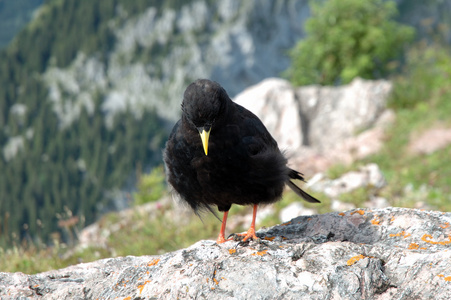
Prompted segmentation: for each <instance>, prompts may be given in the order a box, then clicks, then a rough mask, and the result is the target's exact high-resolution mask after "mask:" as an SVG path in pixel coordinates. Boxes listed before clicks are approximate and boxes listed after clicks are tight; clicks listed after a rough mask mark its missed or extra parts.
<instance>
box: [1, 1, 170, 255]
mask: <svg viewBox="0 0 451 300" xmlns="http://www.w3.org/2000/svg"><path fill="white" fill-rule="evenodd" d="M169 2H170V1H159V2H158V3H160V5H169ZM119 4H120V5H121V7H122V8H123V9H124V10H126V12H127V13H128V16H131V15H133V14H136V13H138V12H140V11H141V10H142V8H143V7H145V6H148V5H149V2H148V1H132V2H131V1H125V0H111V1H96V2H91V1H76V0H68V1H67V0H66V1H60V0H51V1H46V3H45V4H44V6H43V9H41V10H40V13H39V16H38V17H37V18H36V19H35V20H34V21H33V22H32V23H31V25H30V26H27V27H26V28H25V29H24V30H23V31H21V32H20V33H19V34H18V36H17V37H16V38H15V40H14V41H13V42H12V43H11V44H10V45H9V46H8V47H7V48H5V49H4V50H2V51H1V52H0V86H1V88H0V148H3V147H4V146H5V145H6V144H7V143H8V142H9V141H10V140H11V138H13V137H22V141H23V143H22V147H20V149H19V150H18V151H17V154H16V155H15V156H14V157H13V158H11V159H9V160H6V159H5V156H4V155H0V170H1V172H0V199H1V202H0V246H8V245H10V244H11V243H12V242H13V241H17V240H21V239H23V238H31V237H33V238H39V239H42V240H43V242H45V243H47V242H49V239H50V234H51V233H54V232H57V233H58V232H60V233H62V232H63V230H62V228H61V224H62V223H61V222H60V225H59V226H58V221H61V220H63V221H64V220H65V219H66V218H69V217H71V216H72V215H73V216H77V218H78V220H79V221H78V224H77V226H79V227H82V226H83V225H86V224H89V223H92V222H93V221H94V220H95V219H96V217H97V214H96V212H98V211H100V210H101V209H102V208H103V209H104V210H105V209H107V207H108V205H109V198H108V193H109V192H110V190H112V189H114V188H121V187H123V186H124V185H125V182H126V180H127V179H128V178H130V177H131V176H134V169H135V168H136V166H137V165H142V166H143V167H145V166H147V167H148V166H151V165H154V164H156V163H160V161H161V149H162V147H163V145H164V142H165V139H166V135H167V132H166V130H164V129H163V128H164V126H163V124H164V122H165V121H164V120H162V119H160V118H159V117H158V116H157V114H156V113H155V112H153V111H145V112H144V113H143V116H142V118H141V119H139V120H138V119H136V117H135V116H133V115H132V114H130V113H127V112H124V113H121V114H117V115H116V116H115V119H114V125H113V128H107V127H106V125H105V121H104V118H103V115H102V112H101V110H100V107H99V105H100V103H101V101H102V98H103V96H104V95H102V94H101V93H100V92H99V93H98V94H97V95H96V96H95V111H94V113H92V112H91V113H90V112H88V111H86V110H84V111H82V113H81V116H80V118H79V119H78V120H77V121H76V122H74V123H72V124H71V125H70V126H68V127H65V128H61V124H59V122H60V121H59V120H58V118H57V116H56V114H55V113H54V112H53V110H52V105H51V103H50V102H49V101H48V100H47V94H48V90H47V87H46V86H45V85H44V83H43V81H42V78H41V77H40V76H39V74H40V73H42V72H44V71H45V70H46V68H47V67H48V65H49V60H50V58H51V57H52V61H53V62H54V63H55V64H56V65H57V66H59V67H64V66H66V65H67V64H69V63H70V62H71V61H72V60H73V59H74V57H75V56H76V54H77V52H78V51H83V52H84V53H86V54H98V55H99V56H100V57H106V56H107V55H108V50H109V49H110V48H111V46H112V44H113V43H114V34H113V33H112V32H111V30H110V29H109V27H108V25H107V23H108V21H109V20H110V19H112V18H114V17H116V13H117V10H116V9H115V8H116V7H117V5H119ZM155 4H157V3H155ZM80 20H82V21H80ZM75 22H76V24H77V25H76V26H74V25H73V24H74V23H75ZM13 105H16V106H17V105H24V107H26V109H25V111H24V112H23V113H21V114H15V113H11V107H12V106H13ZM110 198H111V197H110ZM110 200H111V199H110Z"/></svg>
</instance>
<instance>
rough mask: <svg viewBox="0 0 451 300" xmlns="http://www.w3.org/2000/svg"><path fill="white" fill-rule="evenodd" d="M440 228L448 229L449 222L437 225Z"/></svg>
mask: <svg viewBox="0 0 451 300" xmlns="http://www.w3.org/2000/svg"><path fill="white" fill-rule="evenodd" d="M439 226H440V227H441V228H443V229H445V228H448V227H449V222H446V223H445V224H444V225H439Z"/></svg>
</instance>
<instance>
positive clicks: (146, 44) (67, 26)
mask: <svg viewBox="0 0 451 300" xmlns="http://www.w3.org/2000/svg"><path fill="white" fill-rule="evenodd" d="M395 3H396V7H397V9H398V11H399V14H398V15H397V16H396V18H395V19H396V21H397V22H399V23H401V24H404V25H410V26H412V27H413V28H415V31H416V36H415V42H417V43H420V42H423V43H428V42H434V41H435V39H437V37H438V36H439V37H440V43H441V44H443V45H449V44H450V42H451V31H450V30H449V28H451V2H449V1H441V0H429V1H420V0H398V1H395ZM310 15H311V10H310V6H309V2H308V1H290V0H267V1H259V0H252V1H234V0H226V1H211V0H196V1H177V0H169V1H163V0H154V1H149V0H135V1H125V0H102V1H76V0H46V1H39V0H20V1H19V0H15V1H12V0H0V29H1V30H0V47H2V49H1V50H0V246H3V247H10V246H11V245H14V244H20V243H21V241H23V240H28V241H36V240H39V242H42V243H43V244H47V243H49V242H51V241H55V240H63V241H67V240H68V239H70V235H71V233H69V232H68V231H67V230H64V229H65V228H67V227H68V226H69V227H71V226H75V227H77V228H83V227H84V226H86V225H89V224H91V223H93V222H94V221H96V220H98V219H99V217H100V216H101V215H103V214H105V213H107V212H109V211H116V210H122V209H124V208H127V207H130V206H131V205H133V204H134V203H136V202H140V201H141V202H142V203H143V202H146V200H145V199H144V200H142V199H141V200H140V198H139V195H138V197H134V192H135V191H136V184H137V182H138V181H139V180H140V179H141V177H142V176H143V175H142V174H146V173H149V172H151V170H155V172H156V173H153V175H152V176H153V177H152V178H151V180H150V181H151V183H152V182H157V183H161V182H162V181H163V177H162V176H161V173H162V169H161V164H162V160H161V155H162V149H163V147H164V143H165V141H166V138H167V136H168V134H169V132H170V130H171V128H172V126H173V124H174V122H175V121H176V120H177V119H178V117H179V114H180V103H181V99H182V94H183V91H184V89H185V87H186V86H187V85H188V84H189V83H190V82H192V81H193V80H195V79H198V78H210V79H212V80H215V81H218V82H220V83H221V84H222V85H223V86H224V87H225V89H226V90H227V91H228V92H229V95H230V96H231V97H234V96H236V95H237V94H238V93H239V92H241V91H242V90H244V89H245V88H247V87H249V86H251V85H254V84H257V83H259V82H260V81H262V80H263V79H265V78H268V77H278V76H281V74H282V73H283V72H284V71H285V70H287V69H289V67H290V65H291V59H290V56H289V55H288V53H289V52H290V50H291V49H292V48H293V47H294V46H295V45H296V44H297V43H298V42H299V41H301V40H302V39H303V38H304V37H305V35H306V31H305V27H304V23H305V21H306V20H307V19H308V18H309V17H310ZM399 61H400V64H401V65H402V64H403V63H405V62H406V61H408V55H406V54H404V55H402V57H399ZM398 69H399V70H401V69H402V68H401V66H399V65H398ZM400 72H401V71H400ZM403 78H405V77H403ZM448 80H449V78H448ZM398 91H399V90H398ZM395 92H396V89H395ZM160 194H161V193H157V195H156V196H155V197H158V196H159V195H160ZM141 196H142V195H141ZM155 197H154V198H155ZM71 222H72V223H71ZM68 224H69V225H68ZM70 224H73V225H70Z"/></svg>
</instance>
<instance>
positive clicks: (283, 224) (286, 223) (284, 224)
mask: <svg viewBox="0 0 451 300" xmlns="http://www.w3.org/2000/svg"><path fill="white" fill-rule="evenodd" d="M290 224H291V221H289V222H285V223H282V224H280V226H287V225H290Z"/></svg>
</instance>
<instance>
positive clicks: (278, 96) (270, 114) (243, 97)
mask: <svg viewBox="0 0 451 300" xmlns="http://www.w3.org/2000/svg"><path fill="white" fill-rule="evenodd" d="M295 97H296V95H295V93H294V89H293V88H292V87H291V85H290V84H289V83H288V82H287V81H286V80H283V79H278V78H269V79H265V80H263V81H262V82H260V83H259V84H257V85H254V86H252V87H249V88H247V89H246V90H244V91H243V92H242V93H240V94H239V95H238V96H236V97H235V99H234V101H235V102H236V103H237V104H240V105H242V106H244V107H246V108H247V109H249V110H250V111H251V112H253V113H254V114H255V115H257V116H258V117H260V118H261V120H262V122H263V123H264V124H265V126H266V128H267V129H268V131H269V132H270V133H271V135H273V136H274V137H275V139H276V140H277V142H278V144H279V147H280V148H281V149H282V150H283V149H296V148H299V147H301V146H302V123H301V118H300V112H299V105H298V103H297V101H296V98H295Z"/></svg>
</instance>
